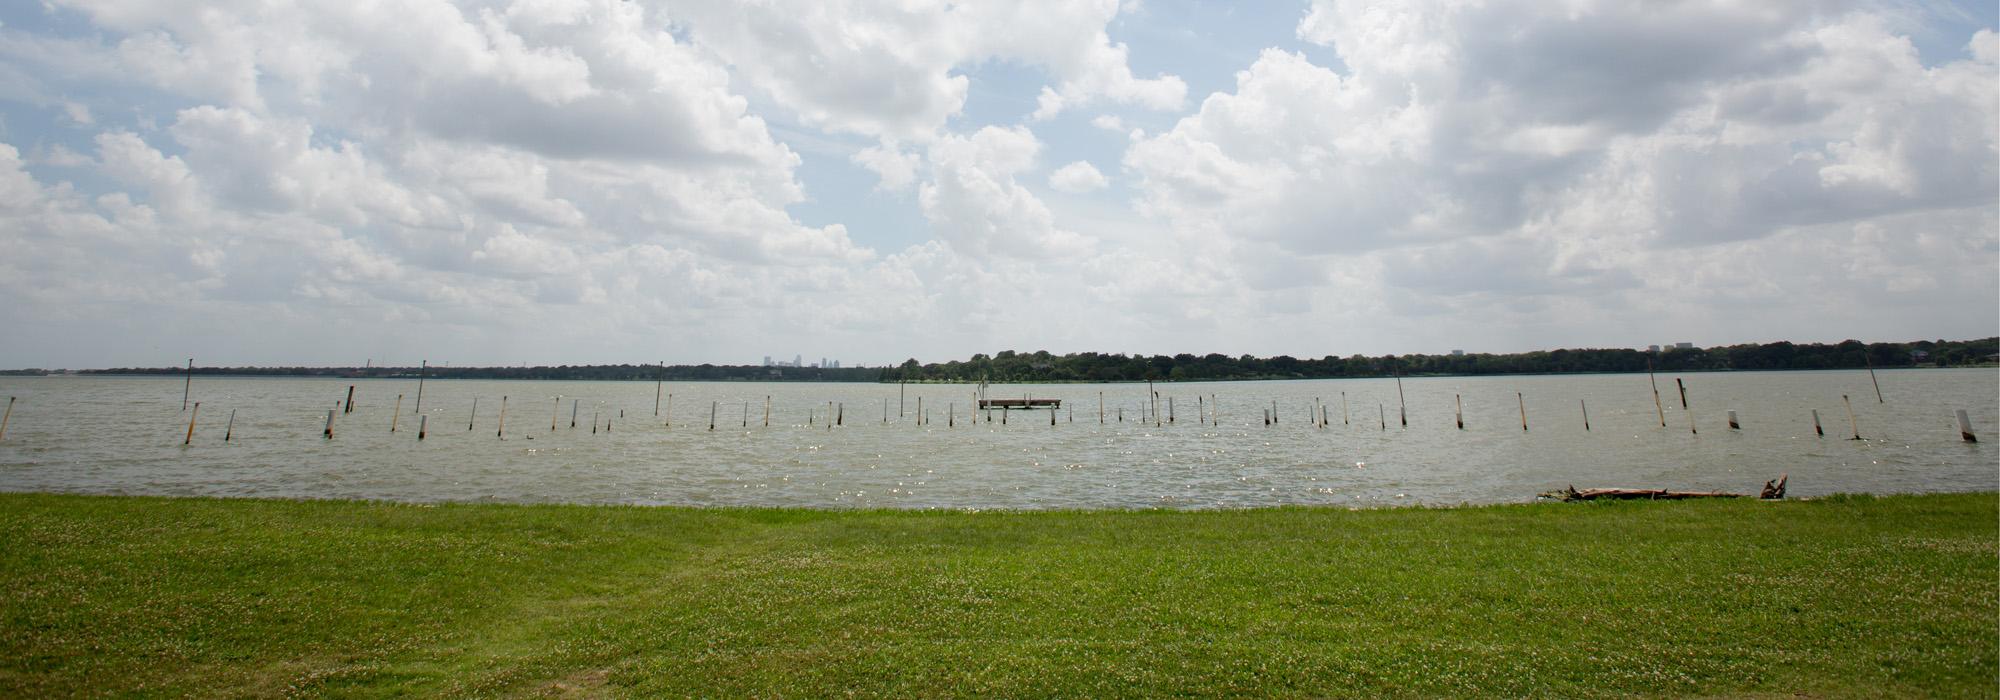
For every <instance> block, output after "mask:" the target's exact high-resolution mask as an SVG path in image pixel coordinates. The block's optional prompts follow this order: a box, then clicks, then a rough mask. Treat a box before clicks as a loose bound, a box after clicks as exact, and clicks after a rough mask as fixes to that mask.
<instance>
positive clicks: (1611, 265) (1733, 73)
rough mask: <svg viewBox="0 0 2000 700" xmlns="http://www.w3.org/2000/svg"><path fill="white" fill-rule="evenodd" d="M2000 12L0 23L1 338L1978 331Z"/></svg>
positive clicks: (472, 10)
mask: <svg viewBox="0 0 2000 700" xmlns="http://www.w3.org/2000/svg"><path fill="white" fill-rule="evenodd" d="M1995 12H1996V10H1995V6H1994V4H1993V3H1991V2H1978V3H1950V2H1928V1H1925V0H1889V1H1884V2H1866V1H1846V0H1818V1H1814V2H1774V1H1771V0H1752V1H1744V2H1728V1H1723V0H1685V1H1675V2H1659V1H1654V0H1407V1H1401V2H1398V1H1390V0H1381V1H1374V2H1354V1H1349V0H1311V1H1310V2H1258V3H1230V2H1215V3H1207V2H1186V1H1180V2H1177V1H1173V0H1122V1H1121V0H1079V1H1075V2H1054V1H1049V0H1008V1H1005V2H1000V1H993V2H972V3H960V4H948V3H942V2H927V1H924V0H879V1H877V0H824V1H821V2H805V3H797V2H772V1H768V0H765V1H747V2H735V1H731V0H700V1H695V2H659V1H656V0H492V1H465V2H438V1H428V0H408V1H406V2H390V3H382V2H312V1H301V2H286V1H280V0H270V1H257V0H216V1H212V2H203V3H177V2H161V1H157V0H156V1H151V2H138V1H129V0H47V1H46V2H39V3H38V2H15V3H6V4H0V300H4V301H0V368H8V367H45V368H82V367H117V366H170V365H176V364H179V363H181V362H184V361H185V360H186V358H190V357H192V358H196V361H197V362H198V363H199V364H203V365H359V364H362V363H364V362H368V361H372V362H374V363H376V364H378V365H380V364H412V365H413V364H416V363H417V362H418V361H419V360H420V359H427V360H429V361H431V362H432V363H433V364H443V363H450V364H452V365H456V366H470V365H520V364H535V365H540V364H594V363H653V362H667V363H673V364H680V363H686V364H696V363H705V362H706V363H718V364H755V363H760V362H761V361H762V360H763V358H764V356H766V355H769V356H773V357H774V358H781V359H788V358H791V357H792V356H794V355H803V356H804V357H806V358H807V359H808V360H809V361H810V360H817V359H820V358H828V359H838V360H840V361H842V363H843V364H845V365H848V366H853V365H880V364H888V363H896V362H901V361H902V360H904V359H907V358H916V359H919V360H921V361H925V362H931V361H947V360H952V359H963V358H966V357H969V356H970V355H972V354H974V353H989V354H990V353H994V352H997V351H1001V350H1010V349H1011V350H1020V351H1034V350H1048V351H1050V352H1055V353H1064V352H1084V351H1092V352H1106V353H1128V354H1129V353H1140V354H1149V355H1150V354H1177V353H1183V352H1186V353H1195V354H1206V353H1211V352H1219V353H1224V354H1228V355H1239V354H1246V353H1247V354H1253V355H1260V356H1271V355H1281V354H1284V355H1293V356H1298V357H1322V356H1326V355H1340V356H1346V355H1352V354H1370V355H1373V354H1385V353H1396V354H1408V353H1432V354H1438V353H1445V352H1449V351H1451V350H1455V349H1457V350H1465V351H1467V352H1519V351H1527V350H1535V349H1550V348H1557V347H1644V346H1646V345H1649V344H1657V343H1671V342H1693V343H1696V344H1698V345H1704V346H1707V345H1722V344H1734V343H1748V342H1769V341H1777V340H1791V341H1795V342H1837V341H1840V340H1843V339H1848V338H1855V339H1861V340H1866V341H1900V340H1916V339H1937V338H1949V339H1963V338H1974V337H1985V336H1991V335H1995V334H1996V333H2000V175H1996V173H2000V149H1997V148H1996V134H2000V36H1996V34H1995V27H1996V24H2000V20H1996V17H1995Z"/></svg>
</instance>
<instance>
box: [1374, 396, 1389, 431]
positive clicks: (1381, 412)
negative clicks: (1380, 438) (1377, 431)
mask: <svg viewBox="0 0 2000 700" xmlns="http://www.w3.org/2000/svg"><path fill="white" fill-rule="evenodd" d="M1375 422H1376V423H1379V424H1380V426H1379V427H1381V429H1382V430H1384V431H1387V430H1388V429H1389V409H1388V408H1387V407H1385V406H1383V405H1382V402H1380V401H1377V402H1375Z"/></svg>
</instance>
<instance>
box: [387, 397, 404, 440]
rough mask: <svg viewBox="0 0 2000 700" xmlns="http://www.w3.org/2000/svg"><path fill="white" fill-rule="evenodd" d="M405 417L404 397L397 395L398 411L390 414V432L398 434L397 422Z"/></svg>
mask: <svg viewBox="0 0 2000 700" xmlns="http://www.w3.org/2000/svg"><path fill="white" fill-rule="evenodd" d="M402 417H403V395H402V394H397V395H396V410H393V411H390V412H389V432H392V433H393V432H396V421H398V420H401V419H402Z"/></svg>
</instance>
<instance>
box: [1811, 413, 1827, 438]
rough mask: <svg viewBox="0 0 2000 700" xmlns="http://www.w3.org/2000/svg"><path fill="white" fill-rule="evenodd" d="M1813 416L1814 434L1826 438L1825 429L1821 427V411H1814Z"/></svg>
mask: <svg viewBox="0 0 2000 700" xmlns="http://www.w3.org/2000/svg"><path fill="white" fill-rule="evenodd" d="M1812 416H1813V434H1814V435H1817V436H1819V437H1826V430H1825V429H1824V428H1821V427H1819V409H1817V408H1815V409H1813V410H1812Z"/></svg>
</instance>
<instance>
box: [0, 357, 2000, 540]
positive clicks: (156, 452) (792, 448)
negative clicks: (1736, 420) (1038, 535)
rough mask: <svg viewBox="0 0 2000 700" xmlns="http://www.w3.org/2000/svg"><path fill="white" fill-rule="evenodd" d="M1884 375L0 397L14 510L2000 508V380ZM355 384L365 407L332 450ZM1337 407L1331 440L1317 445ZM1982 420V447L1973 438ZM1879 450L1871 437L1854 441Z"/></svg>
mask: <svg viewBox="0 0 2000 700" xmlns="http://www.w3.org/2000/svg"><path fill="white" fill-rule="evenodd" d="M1879 375H1880V379H1881V386H1882V394H1883V398H1884V399H1885V400H1886V402H1882V403H1878V402H1877V400H1876V397H1875V391H1874V389H1873V387H1872V385H1871V384H1870V382H1869V377H1868V374H1867V373H1866V372H1856V371H1829V372H1731V373H1689V374H1661V375H1659V376H1658V382H1659V387H1660V397H1661V400H1662V402H1663V403H1662V405H1663V408H1662V409H1661V410H1659V411H1656V409H1655V406H1654V401H1653V393H1652V391H1651V388H1650V386H1649V383H1648V378H1647V376H1646V375H1643V374H1640V375H1564V376H1505V377H1431V378H1410V379H1405V380H1403V382H1402V388H1401V394H1400V396H1401V399H1400V400H1401V401H1404V402H1407V418H1408V424H1407V426H1406V425H1404V424H1403V420H1402V418H1401V416H1399V406H1402V405H1404V404H1402V403H1399V392H1398V387H1397V384H1396V382H1395V380H1393V379H1337V380H1310V381H1284V382H1205V383H1172V384H1168V383H1162V384H1157V385H1155V386H1154V388H1155V389H1156V390H1157V391H1158V392H1159V394H1160V398H1159V404H1158V405H1159V413H1160V415H1159V419H1158V422H1155V421H1154V420H1152V419H1151V418H1148V419H1145V420H1142V419H1141V416H1142V414H1145V413H1147V412H1148V411H1149V401H1148V398H1147V395H1146V393H1147V386H1146V385H1145V384H1062V385H995V386H993V387H992V388H991V389H990V390H989V391H990V396H992V397H996V398H999V397H1007V398H1013V397H1024V396H1031V397H1035V398H1059V399H1062V400H1063V402H1064V408H1063V409H1062V410H1060V411H1057V412H1054V413H1053V414H1052V413H1051V412H1050V411H1046V410H1042V411H1015V412H1012V413H1011V414H1007V415H1006V418H1005V421H1006V422H1005V424H1003V423H1002V422H1001V421H1002V418H1001V415H1002V414H1000V413H998V412H995V413H993V414H992V417H991V420H990V421H988V420H986V418H985V416H981V417H980V418H979V419H978V421H977V422H976V423H975V422H973V418H972V416H971V415H970V413H969V411H968V410H967V408H968V405H969V404H970V403H971V402H972V400H973V398H974V392H975V391H976V388H975V387H973V386H970V385H960V384H950V385H945V384H932V385H910V386H908V387H898V386H897V385H893V384H887V385H884V384H816V383H743V382H726V383H680V382H674V383H667V384H665V385H664V386H656V384H654V383H652V382H547V381H471V380H452V381H429V382H426V383H425V384H424V387H423V405H422V412H421V413H418V412H417V408H418V407H417V402H416V398H417V382H416V381H415V380H337V379H289V378H277V379H274V378H203V377H197V378H196V379H195V381H194V388H193V395H194V396H193V398H194V400H196V401H200V402H201V409H200V415H199V420H198V421H197V423H196V429H195V436H194V441H193V444H192V445H188V446H183V445H182V444H181V443H182V441H183V439H184V437H185V435H186V430H187V422H188V417H189V415H188V412H184V411H182V410H181V393H182V382H181V380H180V379H179V378H159V377H143V378H142V377H0V397H5V396H17V397H19V401H18V402H17V403H16V405H15V408H14V413H13V416H12V418H11V420H10V422H9V425H8V426H7V429H6V435H5V439H4V441H0V490H5V491H63V492H79V493H113V494H153V495H201V496H247V497H297V498H363V499H384V500H395V501H416V502H430V501H504V502H575V503H623V504H674V505H696V506H725V505H727V506H804V507H814V508H847V507H893V508H954V509H1000V508H1004V509H1044V508H1145V507H1168V508H1236V507H1251V506H1273V505H1286V504H1313V505H1341V506H1370V505H1382V504H1406V503H1423V504H1451V503H1464V502H1470V503H1494V502H1512V501H1524V500H1530V499H1532V498H1533V497H1534V496H1535V494H1536V493H1538V492H1541V491H1545V490H1549V489H1554V488H1561V487H1563V486H1565V485H1571V484H1574V485H1576V486H1577V487H1580V488H1581V487H1591V486H1633V487H1668V488H1680V489H1701V490H1727V491H1747V492H1752V493H1754V492H1755V491H1756V489H1757V488H1758V487H1759V486H1760V485H1762V484H1763V483H1764V481H1765V480H1767V479H1772V478H1776V477H1777V476H1778V475H1779V474H1780V473H1789V474H1790V475H1791V493H1792V494H1793V495H1797V496H1812V495H1817V494H1826V493H1834V492H1868V493H1898V492H1924V491H1968V490H1991V489H1995V488H1996V487H2000V461H1996V460H2000V456H1997V455H2000V453H1996V452H1995V451H1994V444H1993V443H1994V442H1995V441H1996V440H2000V435H1996V422H2000V415H1996V413H2000V407H1997V406H1996V404H2000V399H1996V397H1997V396H2000V373H1996V371H1995V370H1992V369H1944V370H1940V369H1923V370H1894V371H1886V370H1885V371H1882V372H1880V373H1879ZM1677 378H1678V379H1682V380H1683V381H1684V382H1685V383H1686V385H1687V388H1688V392H1687V396H1688V402H1689V409H1687V410H1683V409H1682V408H1681V399H1680V395H1679V393H1678V391H1677V390H1676V387H1675V379H1677ZM350 384H351V385H353V386H355V387H356V398H357V401H356V408H355V410H354V412H353V413H343V414H337V415H336V418H335V424H334V431H335V436H334V439H332V440H326V439H324V438H323V437H322V431H323V428H324V426H325V422H326V414H327V411H328V409H332V408H335V407H336V406H337V404H338V403H339V402H340V400H341V399H342V398H343V397H344V396H345V394H346V391H347V387H348V386H349V385H350ZM656 390H658V392H659V394H660V396H659V400H658V404H659V407H658V408H659V411H660V415H659V416H657V417H656V416H655V403H656V402H655V394H656ZM1517 392H1518V393H1519V399H1518V400H1517V396H1516V394H1517ZM398 394H402V395H403V403H402V410H401V412H400V415H396V412H395V411H393V410H392V409H393V407H394V406H395V403H396V397H397V395H398ZM669 394H670V395H671V396H670V397H669V396H668V395H669ZM1100 394H1101V395H1102V397H1103V406H1104V422H1103V423H1099V413H1098V411H1099V408H1098V407H1099V396H1100ZM1343 394H1344V395H1345V399H1344V403H1343ZM1843 394H1846V395H1848V396H1849V397H1850V398H1851V400H1852V405H1853V415H1854V419H1853V421H1852V422H1851V423H1850V420H1849V418H1848V412H1847V409H1846V407H1845V406H1844V405H1843V403H1842V400H1841V396H1842V395H1843ZM503 396H504V397H506V404H507V417H506V431H505V433H504V435H502V434H498V433H499V432H500V425H499V419H500V408H501V398H502V397H503ZM1454 396H1462V400H1463V405H1464V420H1465V429H1464V430H1459V429H1457V428H1456V426H1455V415H1454V411H1455V408H1454V407H1455V402H1454ZM766 397H769V401H770V407H771V413H770V424H769V426H768V427H766V426H765V424H764V407H765V401H766ZM475 398H476V399H477V400H478V412H477V415H476V416H475V415H473V414H472V408H473V402H474V399H475ZM0 400H4V399H0ZM920 400H921V405H922V407H923V410H925V411H927V412H928V413H929V416H930V420H929V422H928V423H927V424H920V421H919V417H920V416H921V415H922V414H920V413H919V410H918V405H919V401H920ZM829 402H833V406H832V408H831V411H832V412H834V413H836V414H839V415H837V418H838V420H839V421H840V425H838V426H834V427H829V426H827V417H828V413H829V405H828V403H829ZM1170 402H1171V404H1172V409H1171V412H1172V413H1171V418H1172V420H1171V422H1169V421H1168V418H1169V416H1168V415H1167V413H1168V411H1169V408H1168V406H1169V403H1170ZM1580 402H1581V403H1580ZM711 406H712V407H713V411H714V416H715V422H716V425H715V428H714V430H713V431H711V430H710V429H709V422H710V414H711ZM1315 406H1324V407H1325V408H1326V414H1327V416H1328V417H1329V419H1330V423H1331V424H1330V425H1328V426H1326V427H1324V428H1321V427H1316V426H1315V424H1314V422H1313V421H1312V420H1311V418H1310V415H1311V414H1313V413H1314V412H1315V410H1316V409H1315ZM573 407H574V410H575V413H576V418H577V419H576V426H575V427H571V413H572V409H573ZM1523 407H1525V409H1526V414H1527V421H1528V429H1527V430H1522V427H1521V412H1522V408H1523ZM1586 407H1587V409H1588V411H1589V419H1590V429H1589V430H1587V431H1586V430H1585V429H1584V421H1583V413H1584V409H1585V408H1586ZM1274 408H1275V412H1276V416H1277V421H1276V423H1275V424H1272V425H1266V424H1265V423H1264V416H1265V415H1266V412H1268V411H1271V410H1273V409H1274ZM1961 408H1962V409H1966V410H1967V411H1968V412H1969V413H1970V415H1971V418H1972V421H1973V424H1974V428H1975V430H1976V431H1977V432H1978V435H1979V437H1980V439H1981V440H1982V442H1979V443H1976V444H1971V443H1965V442H1962V441H1960V440H1959V438H1958V430H1957V426H1956V424H1955V422H1954V419H1953V417H1952V411H1953V410H1954V409H1961ZM1218 409H1219V410H1218ZM1728 409H1735V410H1736V411H1737V414H1738V416H1739V417H1740V419H1741V423H1742V429H1741V430H1730V429H1729V428H1728V427H1727V425H1726V419H1725V411H1726V410H1728ZM1812 409H1818V410H1819V414H1820V419H1821V422H1822V424H1823V426H1824V429H1825V432H1826V435H1825V436H1824V437H1819V436H1815V435H1814V432H1813V426H1812V417H1811V413H1810V411H1811V410H1812ZM232 411H234V412H235V424H234V427H233V430H234V435H233V436H231V437H232V439H231V440H229V441H227V442H225V441H224V440H223V437H224V431H225V427H226V422H227V421H228V418H229V415H230V413H231V412H232ZM1121 411H1122V412H1123V417H1124V419H1123V420H1122V421H1121V420H1119V414H1120V412H1121ZM1661 413H1664V415H1665V418H1666V422H1667V426H1666V427H1664V428H1663V427H1661V426H1660V414H1661ZM885 415H886V420H885ZM392 416H393V418H392ZM420 416H427V419H425V420H427V421H428V434H427V436H426V439H424V440H421V441H419V440H418V439H417V432H418V427H419V420H420ZM593 416H595V422H596V430H595V431H594V432H593V430H592V421H593ZM1052 416H1053V418H1054V419H1055V424H1054V425H1050V418H1051V417H1052ZM392 423H394V427H395V431H394V432H391V425H392ZM551 423H553V424H554V429H553V430H552V429H551ZM1691 423H1692V425H1691ZM1856 426H1858V429H1859V432H1860V434H1861V436H1862V437H1863V438H1864V439H1863V440H1858V441H1857V440H1850V439H1847V438H1849V437H1851V436H1852V433H1853V432H1854V431H1855V427H1856ZM1691 427H1692V429H1693V430H1692V431H1691V429H1690V428H1691Z"/></svg>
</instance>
